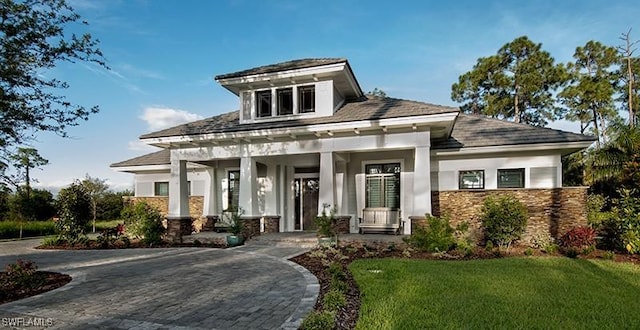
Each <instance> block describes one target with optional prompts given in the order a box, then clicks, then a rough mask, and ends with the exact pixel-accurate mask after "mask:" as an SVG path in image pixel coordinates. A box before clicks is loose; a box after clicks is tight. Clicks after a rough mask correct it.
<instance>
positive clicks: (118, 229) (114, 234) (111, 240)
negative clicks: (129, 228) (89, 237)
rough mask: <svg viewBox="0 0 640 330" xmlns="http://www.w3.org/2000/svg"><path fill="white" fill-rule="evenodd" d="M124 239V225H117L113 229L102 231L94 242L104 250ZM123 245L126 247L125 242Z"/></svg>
mask: <svg viewBox="0 0 640 330" xmlns="http://www.w3.org/2000/svg"><path fill="white" fill-rule="evenodd" d="M124 237H126V236H124V224H121V223H119V224H118V225H116V226H115V227H113V228H107V229H104V230H102V232H101V233H100V235H99V236H98V237H97V238H96V241H97V242H98V244H100V245H101V246H102V247H103V248H106V247H110V246H113V245H115V243H116V241H118V240H120V239H121V238H124ZM127 240H128V238H127ZM125 245H127V242H125Z"/></svg>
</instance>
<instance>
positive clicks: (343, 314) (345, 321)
mask: <svg viewBox="0 0 640 330" xmlns="http://www.w3.org/2000/svg"><path fill="white" fill-rule="evenodd" d="M405 248H406V245H404V244H400V245H395V244H393V243H391V244H390V243H365V244H350V245H347V246H340V247H338V248H336V249H333V248H329V249H327V250H325V251H328V255H330V256H331V255H335V253H334V252H331V251H336V252H338V253H339V254H341V255H342V256H344V257H343V258H331V257H329V258H328V259H330V260H331V261H337V260H340V262H341V263H342V264H343V266H344V269H345V272H346V274H347V279H346V281H347V283H348V285H349V292H347V293H346V298H347V304H346V306H345V307H343V308H341V309H340V311H339V312H338V314H337V315H336V319H337V321H336V323H337V326H336V329H355V327H356V323H357V322H358V313H359V310H360V290H359V288H358V284H357V283H356V282H355V280H354V279H353V276H352V275H351V273H350V272H349V269H348V266H349V264H350V263H351V262H353V261H354V260H357V259H365V258H411V259H430V260H473V259H492V258H503V257H516V256H518V257H522V256H525V255H527V253H528V254H529V255H531V256H562V255H561V254H559V253H554V254H547V253H545V252H542V251H540V250H536V249H528V248H527V247H519V246H514V247H512V248H510V249H509V250H508V251H504V250H502V251H500V252H496V251H497V250H494V251H487V250H485V249H483V248H480V247H478V248H476V249H475V250H474V253H472V254H469V255H465V254H462V253H459V252H456V251H451V252H448V253H428V252H420V251H415V250H407V249H405ZM525 251H526V253H525ZM605 254H606V252H605V251H602V250H595V251H594V252H592V253H591V254H589V255H588V256H579V258H581V259H603V258H606V257H605ZM613 260H615V261H616V262H631V263H635V264H638V265H640V256H638V255H628V254H618V253H617V254H616V255H615V257H614V259H613ZM291 261H293V262H295V263H297V264H299V265H301V266H303V267H304V268H306V269H307V270H309V271H310V272H311V273H312V274H313V275H315V276H316V277H317V278H318V282H319V284H320V295H319V297H318V300H317V301H316V305H315V310H317V311H321V310H322V297H323V296H324V295H325V294H326V293H327V292H328V291H329V283H330V280H331V274H329V272H328V271H327V267H326V266H325V264H323V261H322V259H321V258H319V257H318V256H317V255H315V254H314V252H313V251H311V252H307V253H304V254H301V255H299V256H296V257H294V258H291ZM325 262H326V260H325Z"/></svg>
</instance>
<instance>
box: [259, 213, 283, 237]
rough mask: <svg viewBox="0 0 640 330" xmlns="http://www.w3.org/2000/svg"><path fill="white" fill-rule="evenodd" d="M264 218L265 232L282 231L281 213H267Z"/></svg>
mask: <svg viewBox="0 0 640 330" xmlns="http://www.w3.org/2000/svg"><path fill="white" fill-rule="evenodd" d="M262 218H263V219H264V232H265V233H279V232H280V216H279V215H265V216H264V217H262Z"/></svg>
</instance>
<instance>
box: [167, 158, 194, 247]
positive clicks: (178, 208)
mask: <svg viewBox="0 0 640 330" xmlns="http://www.w3.org/2000/svg"><path fill="white" fill-rule="evenodd" d="M170 171H171V172H170V174H169V214H168V215H167V236H168V237H169V238H170V239H171V240H173V241H176V242H182V236H183V235H189V234H191V227H192V219H191V215H190V214H189V190H188V187H187V184H188V182H187V161H185V160H179V159H174V157H173V156H172V157H171V170H170Z"/></svg>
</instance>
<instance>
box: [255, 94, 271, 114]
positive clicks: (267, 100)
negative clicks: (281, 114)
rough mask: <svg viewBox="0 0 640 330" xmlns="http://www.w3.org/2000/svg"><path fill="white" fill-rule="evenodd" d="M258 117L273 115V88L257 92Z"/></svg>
mask: <svg viewBox="0 0 640 330" xmlns="http://www.w3.org/2000/svg"><path fill="white" fill-rule="evenodd" d="M256 100H257V108H258V109H257V114H258V117H271V90H266V91H259V92H256Z"/></svg>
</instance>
